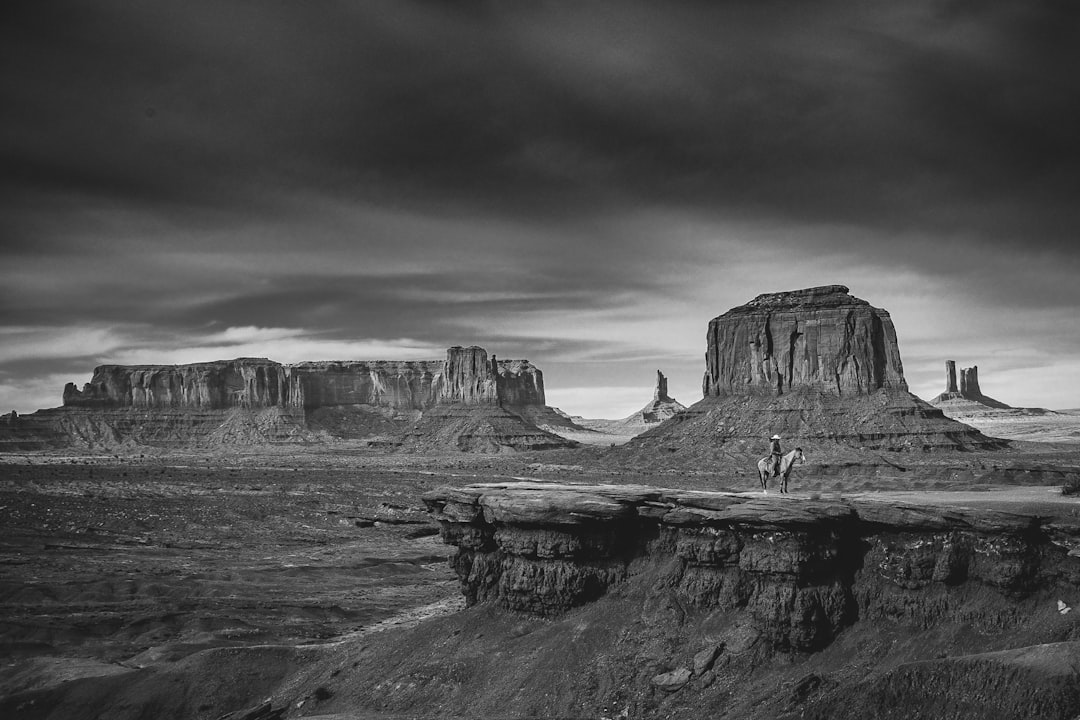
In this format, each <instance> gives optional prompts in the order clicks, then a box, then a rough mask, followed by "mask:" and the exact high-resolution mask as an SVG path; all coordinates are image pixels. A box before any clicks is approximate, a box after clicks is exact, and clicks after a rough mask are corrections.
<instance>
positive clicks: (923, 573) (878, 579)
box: [424, 482, 1080, 650]
mask: <svg viewBox="0 0 1080 720" xmlns="http://www.w3.org/2000/svg"><path fill="white" fill-rule="evenodd" d="M424 502H425V504H426V506H427V508H428V511H429V512H430V513H431V515H432V516H433V517H434V518H435V519H436V520H438V521H439V523H440V528H441V535H442V539H443V541H444V542H446V543H447V544H449V545H453V546H456V548H457V550H456V553H455V554H454V555H453V557H452V558H451V565H452V566H453V568H454V569H455V571H456V572H457V574H458V577H459V579H460V581H461V588H462V592H463V594H464V595H465V599H466V602H467V603H468V604H470V605H471V604H475V603H478V602H484V601H493V602H495V603H497V604H499V605H501V606H503V607H505V608H507V609H510V610H515V611H524V612H529V613H534V614H538V615H544V616H552V615H557V614H560V613H563V612H565V611H567V610H569V609H570V608H572V607H575V606H578V605H582V604H585V603H588V602H592V601H594V600H596V599H598V598H600V597H601V596H603V595H604V594H605V593H607V592H608V591H609V590H610V589H612V588H614V587H618V586H620V585H622V584H623V583H625V582H626V581H627V580H628V579H630V578H632V577H633V576H634V575H639V574H642V573H643V572H649V571H647V570H646V568H649V567H651V568H652V570H651V572H652V573H653V574H654V577H655V575H656V574H657V573H659V576H660V580H659V584H660V585H662V586H664V587H666V588H670V589H671V590H672V591H674V592H675V593H676V595H677V596H678V597H679V599H680V602H682V603H684V604H685V605H687V606H688V607H697V608H700V609H703V610H714V609H721V610H741V611H746V612H747V613H748V616H749V618H750V622H751V624H752V626H753V627H754V629H755V631H756V632H759V633H760V634H761V635H762V636H763V637H765V638H766V639H768V640H769V641H770V643H771V645H772V646H773V647H775V648H778V649H781V648H783V649H794V650H813V649H817V648H821V647H823V646H825V645H827V644H828V643H829V642H831V640H832V638H833V637H834V636H835V635H836V633H838V632H839V631H840V630H841V629H842V628H843V627H845V626H846V625H848V624H850V623H852V622H854V621H855V620H856V619H867V618H873V617H887V618H893V619H896V618H900V619H903V620H905V621H910V622H913V623H918V624H921V625H923V626H927V624H933V623H936V622H938V621H941V620H947V619H948V617H946V616H948V615H949V614H950V613H957V614H958V617H959V613H962V612H963V610H962V609H961V608H962V607H963V604H964V602H965V600H964V599H965V598H967V597H971V596H972V594H977V595H986V594H987V593H991V594H993V595H994V597H998V598H1000V600H1001V602H1000V603H998V604H997V605H995V604H993V603H990V604H985V603H984V605H986V608H990V609H985V608H984V610H981V611H980V612H986V613H1000V614H1001V618H1000V621H1001V622H1008V616H1009V614H1010V613H1012V612H1014V610H1015V608H1012V605H1013V604H1014V603H1015V602H1016V601H1017V600H1018V599H1023V598H1028V597H1032V596H1034V595H1035V594H1037V593H1052V592H1065V593H1068V594H1069V596H1070V597H1071V596H1072V595H1075V593H1076V591H1077V589H1078V588H1080V518H1077V519H1073V520H1061V517H1060V516H1057V517H1056V518H1050V517H1042V516H1039V515H1028V514H1017V513H1010V512H1002V511H998V510H992V509H986V508H981V507H960V506H950V507H947V508H945V507H934V506H930V505H914V504H906V503H900V502H896V501H895V500H893V499H886V498H874V497H872V496H862V497H854V498H845V499H839V498H838V499H810V498H806V497H799V496H796V495H782V496H781V495H774V496H766V495H761V494H756V493H728V492H702V491H690V490H677V489H667V488H657V487H650V486H644V485H572V484H554V483H544V482H505V483H484V484H475V485H468V486H465V487H442V488H438V489H436V490H433V491H431V492H428V493H426V494H425V495H424ZM1010 608H1012V609H1010ZM987 621H988V622H997V621H998V620H995V619H993V618H988V619H987Z"/></svg>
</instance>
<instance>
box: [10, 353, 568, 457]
mask: <svg viewBox="0 0 1080 720" xmlns="http://www.w3.org/2000/svg"><path fill="white" fill-rule="evenodd" d="M63 397H64V407H63V408H58V409H55V410H48V411H40V412H38V413H34V414H33V415H31V416H22V417H16V418H13V419H11V420H10V421H8V422H5V423H3V425H2V426H0V448H5V447H7V448H11V449H39V448H44V447H54V446H63V445H65V444H69V443H75V444H80V445H90V446H115V445H117V444H124V443H127V442H132V443H135V444H144V443H150V444H165V445H169V446H178V445H179V446H182V445H184V444H191V445H206V444H215V443H225V444H228V443H230V442H237V443H252V442H254V443H258V442H296V441H304V442H318V441H321V440H324V439H326V437H327V436H332V437H336V438H345V439H364V440H365V441H366V442H368V443H369V444H374V445H384V446H398V445H402V444H403V443H406V442H407V441H408V442H409V444H410V446H416V445H419V446H423V445H424V444H425V437H424V433H427V436H426V440H427V441H431V442H433V443H435V444H437V445H439V446H440V447H443V446H447V445H449V446H451V447H457V448H459V449H466V450H480V449H487V450H490V449H499V448H513V449H536V448H544V447H566V446H567V445H570V444H572V443H569V442H567V441H566V440H564V439H562V438H558V437H556V436H553V435H551V434H550V433H547V432H545V431H543V430H540V429H539V428H537V427H536V426H535V425H534V424H533V423H532V422H530V421H529V420H528V419H527V418H526V417H524V416H525V415H527V412H526V411H531V410H533V409H536V408H544V407H545V406H544V401H545V396H544V380H543V374H542V373H541V372H540V370H539V369H538V368H537V367H535V366H534V365H532V364H531V363H530V362H529V361H528V360H497V359H496V358H495V357H494V356H492V357H491V358H489V357H488V354H487V351H486V350H484V348H481V347H475V346H473V347H457V346H455V347H451V348H449V349H448V350H447V352H446V359H445V360H423V361H323V362H302V363H296V364H293V365H282V364H280V363H277V362H274V361H272V360H268V359H265V358H238V359H236V360H222V361H216V362H208V363H195V364H190V365H140V366H123V365H102V366H100V367H98V368H96V369H95V370H94V374H93V377H92V379H91V380H90V382H89V383H87V384H86V385H85V386H84V387H83V388H82V389H81V390H80V389H79V388H77V387H76V386H75V385H74V384H73V383H68V385H67V386H66V387H65V388H64V396H63ZM455 408H468V410H467V411H464V412H463V411H461V410H455ZM470 413H471V416H470ZM425 414H428V415H429V418H428V421H427V422H424V423H421V422H419V421H420V419H421V418H422V417H423V416H424V415H425ZM466 416H469V417H470V418H471V419H467V418H466ZM245 418H246V419H247V422H249V424H250V427H249V428H248V429H247V430H244V429H243V426H244V422H245ZM435 418H441V419H442V420H441V422H442V423H443V426H441V427H435V425H436V424H438V423H437V422H436V421H435V420H434V419H435ZM224 428H231V429H232V430H229V431H225V430H223V429H224ZM452 428H459V429H460V430H461V431H462V432H463V433H464V436H463V437H459V436H452ZM234 431H235V432H234ZM185 433H186V434H187V439H186V440H185ZM428 444H430V443H428Z"/></svg>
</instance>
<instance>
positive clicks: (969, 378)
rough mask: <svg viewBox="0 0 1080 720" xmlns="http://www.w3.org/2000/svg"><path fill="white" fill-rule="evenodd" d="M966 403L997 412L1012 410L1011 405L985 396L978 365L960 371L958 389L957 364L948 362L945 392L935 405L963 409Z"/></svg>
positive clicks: (951, 361)
mask: <svg viewBox="0 0 1080 720" xmlns="http://www.w3.org/2000/svg"><path fill="white" fill-rule="evenodd" d="M955 401H959V402H955ZM964 401H967V402H969V403H976V404H978V405H983V406H985V407H987V408H995V409H997V410H1010V409H1012V408H1011V407H1010V406H1009V405H1006V404H1005V403H1003V402H1001V401H999V400H995V399H994V398H992V397H987V396H986V395H983V393H982V389H981V388H980V387H979V367H978V366H977V365H976V366H974V367H969V368H961V369H960V386H959V387H957V384H956V362H955V361H954V360H946V361H945V392H943V393H941V394H940V395H938V396H937V397H936V398H934V400H933V404H934V405H935V406H937V407H954V406H961V407H963V406H965V405H966V403H965V402H964Z"/></svg>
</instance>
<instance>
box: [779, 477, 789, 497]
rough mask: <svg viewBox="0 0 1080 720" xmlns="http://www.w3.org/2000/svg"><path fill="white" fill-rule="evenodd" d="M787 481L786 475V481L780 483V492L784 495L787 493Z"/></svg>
mask: <svg viewBox="0 0 1080 720" xmlns="http://www.w3.org/2000/svg"><path fill="white" fill-rule="evenodd" d="M787 479H788V476H787V475H784V479H783V480H782V481H781V482H780V492H782V493H786V492H787Z"/></svg>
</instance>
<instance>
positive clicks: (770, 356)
mask: <svg viewBox="0 0 1080 720" xmlns="http://www.w3.org/2000/svg"><path fill="white" fill-rule="evenodd" d="M706 345H707V347H706V351H705V378H704V380H703V391H704V395H705V396H706V397H721V396H725V395H733V394H734V395H746V394H750V393H767V394H782V393H784V392H789V391H791V390H793V389H796V388H811V389H814V390H821V391H825V392H831V393H835V394H837V395H849V394H863V395H865V394H868V393H871V392H874V391H876V390H882V389H896V390H907V383H906V382H905V380H904V370H903V366H902V364H901V362H900V349H899V345H898V343H897V340H896V329H895V328H894V327H893V323H892V319H891V318H890V316H889V313H888V312H886V311H885V310H882V309H880V308H875V307H872V306H871V305H870V303H868V302H866V301H865V300H861V299H859V298H856V297H852V296H851V295H849V294H848V289H847V288H846V287H844V286H843V285H827V286H824V287H814V288H807V289H805V290H794V291H791V292H779V293H769V294H765V295H759V296H757V297H756V298H754V299H753V300H751V301H750V302H749V303H747V304H746V305H742V306H740V307H737V308H733V309H731V310H729V311H728V312H726V313H724V314H723V315H721V316H719V317H717V318H714V319H713V320H712V321H711V322H710V323H709V330H708V333H707V335H706Z"/></svg>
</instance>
